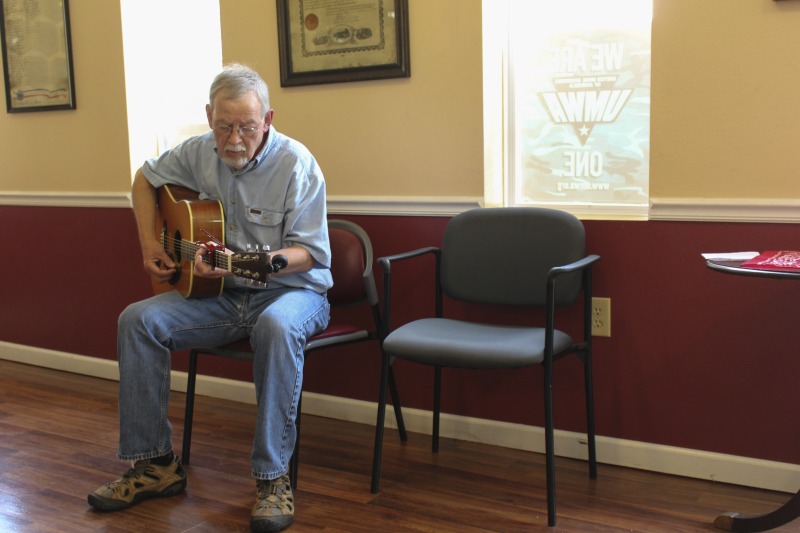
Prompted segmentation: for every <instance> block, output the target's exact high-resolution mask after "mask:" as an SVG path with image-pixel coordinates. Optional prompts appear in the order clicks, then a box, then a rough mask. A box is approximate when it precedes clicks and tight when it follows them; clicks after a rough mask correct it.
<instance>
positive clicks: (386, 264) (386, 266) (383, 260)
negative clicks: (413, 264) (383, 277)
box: [378, 246, 439, 274]
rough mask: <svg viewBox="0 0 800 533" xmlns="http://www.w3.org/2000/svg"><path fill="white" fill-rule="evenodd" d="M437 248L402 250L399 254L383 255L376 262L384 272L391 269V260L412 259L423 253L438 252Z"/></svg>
mask: <svg viewBox="0 0 800 533" xmlns="http://www.w3.org/2000/svg"><path fill="white" fill-rule="evenodd" d="M438 252H439V248H437V247H435V246H428V247H426V248H418V249H416V250H411V251H408V252H403V253H400V254H395V255H386V256H383V257H379V258H378V264H379V265H380V266H381V268H382V269H383V272H384V274H385V273H387V272H389V273H391V271H392V261H403V260H405V259H412V258H414V257H419V256H421V255H425V254H430V253H433V254H438Z"/></svg>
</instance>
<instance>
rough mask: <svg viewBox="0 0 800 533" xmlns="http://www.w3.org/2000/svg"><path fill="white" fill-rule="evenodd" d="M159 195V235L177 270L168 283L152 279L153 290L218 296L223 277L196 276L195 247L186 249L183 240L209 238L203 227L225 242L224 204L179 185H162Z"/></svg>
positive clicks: (157, 224)
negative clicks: (204, 198) (202, 197)
mask: <svg viewBox="0 0 800 533" xmlns="http://www.w3.org/2000/svg"><path fill="white" fill-rule="evenodd" d="M156 194H157V200H158V213H157V215H156V231H157V232H158V234H157V235H156V237H157V238H158V239H159V240H160V242H161V243H162V244H163V246H164V250H165V251H166V252H167V254H169V255H170V257H172V260H173V261H175V263H176V264H177V265H178V270H177V272H176V273H175V275H174V276H173V277H172V279H170V280H169V282H168V283H158V282H157V281H153V291H154V292H155V293H156V294H160V293H163V292H167V291H170V290H173V289H174V290H176V291H178V292H179V293H180V294H181V295H182V296H183V297H184V298H200V297H206V296H219V295H220V294H221V293H222V286H223V280H222V279H208V278H201V277H199V276H196V275H195V274H194V251H195V250H194V249H193V248H194V247H190V248H187V247H186V246H185V245H184V243H196V242H207V241H209V240H210V239H209V237H208V235H206V234H205V233H204V232H203V231H202V230H205V231H207V232H208V233H210V234H211V235H213V236H214V237H217V238H218V239H219V240H220V241H222V242H225V220H224V214H223V211H222V204H221V203H220V202H219V200H199V199H198V193H196V192H195V191H192V190H189V189H186V188H184V187H179V186H177V185H164V186H163V187H159V188H158V189H157V191H156Z"/></svg>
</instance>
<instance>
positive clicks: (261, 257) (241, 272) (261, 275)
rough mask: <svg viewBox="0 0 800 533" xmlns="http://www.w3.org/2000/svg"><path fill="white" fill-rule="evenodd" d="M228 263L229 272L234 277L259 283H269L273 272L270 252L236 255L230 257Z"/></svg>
mask: <svg viewBox="0 0 800 533" xmlns="http://www.w3.org/2000/svg"><path fill="white" fill-rule="evenodd" d="M228 261H229V263H230V268H229V269H228V270H230V271H231V272H233V274H234V275H236V276H239V277H240V278H245V279H249V280H251V281H255V282H259V283H267V282H269V275H270V273H271V272H273V269H272V265H271V263H270V256H269V252H245V253H235V254H232V255H230V256H228Z"/></svg>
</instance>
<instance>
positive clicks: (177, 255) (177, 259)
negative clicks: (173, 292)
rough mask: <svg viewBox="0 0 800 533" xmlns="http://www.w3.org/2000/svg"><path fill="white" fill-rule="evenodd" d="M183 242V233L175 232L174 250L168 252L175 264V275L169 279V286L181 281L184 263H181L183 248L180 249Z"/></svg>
mask: <svg viewBox="0 0 800 533" xmlns="http://www.w3.org/2000/svg"><path fill="white" fill-rule="evenodd" d="M181 242H182V241H181V232H180V231H176V232H175V238H174V239H173V240H172V250H167V255H169V258H170V259H172V262H173V263H175V273H174V274H173V275H172V277H171V278H169V284H170V285H175V284H176V283H178V282H179V281H180V279H181V265H182V263H181V261H182V257H181V249H180V248H181V247H180V243H181Z"/></svg>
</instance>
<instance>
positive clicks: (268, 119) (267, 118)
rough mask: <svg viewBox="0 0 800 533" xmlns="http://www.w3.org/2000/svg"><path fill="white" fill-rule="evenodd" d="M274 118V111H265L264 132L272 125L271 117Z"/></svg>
mask: <svg viewBox="0 0 800 533" xmlns="http://www.w3.org/2000/svg"><path fill="white" fill-rule="evenodd" d="M274 116H275V110H274V109H270V110H269V111H267V114H266V115H265V116H264V131H267V130H268V129H269V126H270V124H272V117H274Z"/></svg>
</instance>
